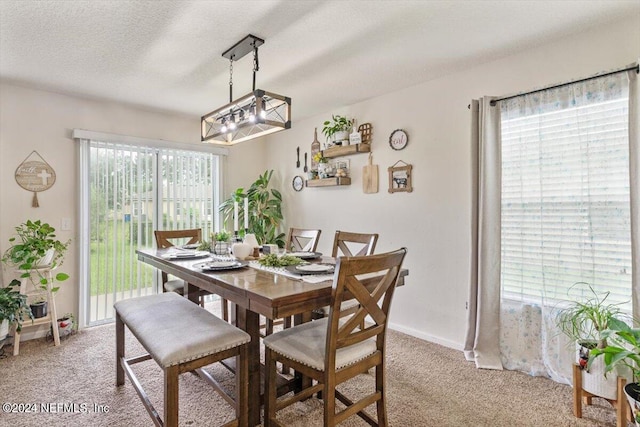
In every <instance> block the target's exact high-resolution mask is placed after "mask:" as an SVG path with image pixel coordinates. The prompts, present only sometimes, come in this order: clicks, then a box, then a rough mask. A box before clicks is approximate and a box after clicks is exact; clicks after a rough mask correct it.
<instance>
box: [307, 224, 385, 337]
mask: <svg viewBox="0 0 640 427" xmlns="http://www.w3.org/2000/svg"><path fill="white" fill-rule="evenodd" d="M377 242H378V234H377V233H371V234H369V233H352V232H350V231H340V230H337V231H336V234H335V237H334V239H333V250H332V252H331V256H332V257H334V258H337V257H340V256H367V255H371V254H373V251H374V250H375V249H376V243H377ZM354 252H355V253H354ZM357 308H358V302H357V301H355V300H350V301H345V302H344V303H343V304H342V316H343V317H344V316H349V315H351V314H353V313H355V312H356V310H357ZM328 314H329V307H322V308H319V309H317V310H314V311H313V313H312V317H313V318H314V319H320V318H323V317H326V316H327V315H328ZM362 322H363V323H362V326H364V319H362Z"/></svg>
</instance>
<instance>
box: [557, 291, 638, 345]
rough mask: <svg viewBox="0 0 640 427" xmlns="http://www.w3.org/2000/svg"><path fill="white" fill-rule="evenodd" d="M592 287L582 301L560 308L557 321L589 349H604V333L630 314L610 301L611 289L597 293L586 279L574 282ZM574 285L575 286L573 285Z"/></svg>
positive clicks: (570, 336)
mask: <svg viewBox="0 0 640 427" xmlns="http://www.w3.org/2000/svg"><path fill="white" fill-rule="evenodd" d="M584 285H586V286H587V287H588V288H589V293H588V294H589V296H588V297H586V298H585V299H583V300H582V301H571V302H569V304H568V305H566V306H565V307H563V308H561V309H559V310H558V313H557V316H556V323H557V325H558V327H559V329H560V330H561V331H562V332H563V333H564V334H565V335H567V336H568V337H569V338H571V339H572V340H574V341H576V342H578V343H579V344H581V345H585V346H587V347H590V348H596V347H598V348H604V347H606V346H607V341H606V339H605V338H604V336H603V335H602V332H603V331H605V330H607V329H609V328H610V327H611V326H612V325H616V324H618V323H623V324H624V322H623V321H622V320H621V319H622V318H624V317H627V316H626V315H625V314H624V313H623V312H622V310H621V309H620V304H614V303H609V302H608V301H607V298H608V297H609V292H604V293H603V294H601V295H600V294H598V293H597V292H596V291H595V290H594V289H593V287H592V286H591V285H590V284H588V283H585V282H578V283H576V284H574V285H573V287H576V286H584ZM573 287H572V288H573Z"/></svg>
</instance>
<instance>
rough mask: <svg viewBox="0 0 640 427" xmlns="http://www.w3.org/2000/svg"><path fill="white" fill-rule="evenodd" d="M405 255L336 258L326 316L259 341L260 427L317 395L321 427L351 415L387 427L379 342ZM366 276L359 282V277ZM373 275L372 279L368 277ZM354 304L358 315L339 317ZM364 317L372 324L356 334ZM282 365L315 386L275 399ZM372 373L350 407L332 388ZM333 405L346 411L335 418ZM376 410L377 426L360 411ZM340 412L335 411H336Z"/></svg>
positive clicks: (402, 251) (382, 346) (398, 252)
mask: <svg viewBox="0 0 640 427" xmlns="http://www.w3.org/2000/svg"><path fill="white" fill-rule="evenodd" d="M406 252H407V250H406V249H405V248H402V249H399V250H396V251H393V252H388V253H385V254H380V255H370V256H360V257H342V258H338V261H337V264H336V274H335V276H334V281H333V285H332V291H331V306H330V307H331V308H330V310H329V316H328V317H326V318H324V319H320V320H316V321H313V322H307V323H304V324H302V325H298V326H294V327H292V328H289V329H285V330H283V331H280V332H276V333H274V334H272V335H269V336H268V337H265V338H264V340H263V342H264V346H265V361H266V369H267V375H266V382H265V394H266V397H265V408H264V425H265V427H269V426H273V425H280V424H278V422H277V420H276V414H277V411H279V410H281V409H283V408H286V407H288V406H290V405H291V404H293V403H295V402H298V401H301V400H304V399H308V398H309V397H311V396H312V395H314V394H315V393H318V392H321V393H322V400H323V402H324V425H325V426H334V425H336V424H338V423H340V422H342V421H344V420H345V419H346V418H348V417H350V416H352V415H355V414H357V415H358V416H360V417H361V418H362V419H363V420H365V421H366V422H367V423H368V424H370V425H373V426H386V425H388V419H387V411H386V388H385V337H386V329H387V323H388V318H389V317H388V315H389V309H390V306H391V301H392V297H393V293H394V290H395V287H396V283H397V279H398V274H399V272H400V268H401V266H402V261H403V259H404V257H405V254H406ZM365 274H366V275H367V276H366V278H363V276H362V275H365ZM372 275H373V276H372ZM350 298H355V299H356V300H357V301H358V310H357V311H356V313H355V314H354V315H353V316H351V317H350V318H348V319H342V318H341V316H340V307H341V305H342V303H343V302H344V301H345V300H347V299H350ZM367 316H369V317H370V318H371V319H372V320H373V323H370V324H368V325H367V326H366V327H365V328H364V329H360V327H359V325H360V322H361V321H362V320H363V319H364V318H365V317H367ZM277 362H280V363H285V364H288V365H290V366H292V367H293V368H294V369H295V370H296V371H298V372H300V373H301V374H303V375H305V376H308V377H309V378H311V379H312V380H315V381H316V384H315V385H314V384H313V382H311V383H310V384H311V385H309V386H308V387H306V388H304V389H302V390H301V391H299V392H297V393H295V394H294V395H293V396H290V395H285V396H284V397H283V398H282V399H281V400H278V398H277V384H276V363H277ZM370 368H375V389H374V390H373V392H372V393H369V394H367V395H366V396H364V397H363V398H362V399H360V400H357V401H353V400H351V398H349V397H347V396H345V395H344V394H343V393H341V392H339V391H337V390H336V387H337V386H338V385H339V384H341V383H343V382H345V381H347V380H349V379H351V378H353V377H355V376H356V375H359V374H362V373H366V372H367V371H368V370H369V369H370ZM336 399H337V400H339V401H340V402H342V403H343V404H344V405H345V406H346V408H344V409H342V410H339V411H338V412H337V413H336ZM373 403H375V404H376V409H377V420H376V419H374V418H373V417H372V416H371V415H369V414H368V413H366V412H365V411H364V409H365V408H366V407H367V406H369V405H372V404H373ZM338 409H340V408H338Z"/></svg>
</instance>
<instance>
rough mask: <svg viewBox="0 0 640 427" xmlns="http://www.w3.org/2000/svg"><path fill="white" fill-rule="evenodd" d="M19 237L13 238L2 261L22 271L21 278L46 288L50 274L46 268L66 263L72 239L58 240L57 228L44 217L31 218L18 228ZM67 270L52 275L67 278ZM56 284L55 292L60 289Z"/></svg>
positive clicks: (53, 289) (53, 279)
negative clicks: (46, 272)
mask: <svg viewBox="0 0 640 427" xmlns="http://www.w3.org/2000/svg"><path fill="white" fill-rule="evenodd" d="M15 231H16V234H17V237H11V238H10V239H9V243H10V246H9V248H8V249H7V250H6V251H5V252H4V254H3V256H2V262H4V263H5V264H7V265H11V266H13V267H15V268H16V269H17V270H18V271H20V273H21V274H20V278H21V279H25V278H28V279H29V280H30V281H31V282H32V283H33V285H34V286H35V287H36V288H39V289H42V290H46V289H47V286H48V285H49V280H50V279H49V277H48V275H47V274H45V271H44V269H53V268H55V267H58V266H60V265H62V262H63V260H64V255H65V253H66V251H67V248H68V247H69V243H70V241H66V242H61V241H60V240H58V239H56V235H55V231H56V230H55V228H53V227H52V226H50V225H49V224H47V223H44V222H42V221H40V220H37V221H31V220H28V221H27V222H25V223H22V224H20V225H19V226H17V227H15ZM68 278H69V275H68V274H67V273H62V272H58V273H56V274H55V275H53V276H52V277H51V281H52V282H53V281H59V282H62V281H64V280H67V279H68ZM11 285H14V286H15V285H17V286H19V285H20V280H17V279H14V280H12V281H11ZM58 290H59V288H58V287H53V288H52V289H51V292H57V291H58Z"/></svg>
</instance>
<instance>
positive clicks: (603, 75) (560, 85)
mask: <svg viewBox="0 0 640 427" xmlns="http://www.w3.org/2000/svg"><path fill="white" fill-rule="evenodd" d="M631 70H636V73H640V64H636V65H634V66H632V67H627V68H622V69H620V70H616V71H611V72H609V73H604V74H598V75H597V76H591V77H586V78H584V79H580V80H573V81H570V82H566V83H560V84H557V85H554V86H549V87H545V88H543V89H536V90H532V91H530V92H524V93H519V94H517V95H510V96H505V97H504V98H498V99H494V100H492V101H491V102H490V104H491V106H492V107H495V105H496V104H497V103H498V101H506V100H507V99H513V98H517V97H519V96H525V95H531V94H532V93H537V92H542V91H545V90H550V89H557V88H559V87H563V86H568V85H572V84H574V83H582V82H586V81H589V80H593V79H597V78H599V77H606V76H610V75H613V74H618V73H624V72H625V71H631Z"/></svg>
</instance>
